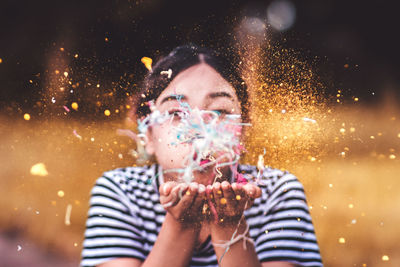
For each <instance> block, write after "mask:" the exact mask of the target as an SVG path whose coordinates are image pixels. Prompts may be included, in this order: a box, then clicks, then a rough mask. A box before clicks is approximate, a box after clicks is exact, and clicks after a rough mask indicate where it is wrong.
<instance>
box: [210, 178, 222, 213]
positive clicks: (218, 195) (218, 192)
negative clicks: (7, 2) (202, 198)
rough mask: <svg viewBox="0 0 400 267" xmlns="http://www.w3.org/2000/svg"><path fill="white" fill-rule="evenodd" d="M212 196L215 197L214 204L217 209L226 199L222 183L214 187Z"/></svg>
mask: <svg viewBox="0 0 400 267" xmlns="http://www.w3.org/2000/svg"><path fill="white" fill-rule="evenodd" d="M212 195H213V199H212V200H213V202H214V204H215V205H216V207H218V206H219V204H220V203H221V199H222V198H223V197H224V195H223V193H222V189H221V183H220V182H216V183H214V184H213V185H212Z"/></svg>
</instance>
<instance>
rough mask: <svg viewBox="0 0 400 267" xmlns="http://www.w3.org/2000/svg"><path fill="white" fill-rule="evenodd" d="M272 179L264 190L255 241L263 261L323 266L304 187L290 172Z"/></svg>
mask: <svg viewBox="0 0 400 267" xmlns="http://www.w3.org/2000/svg"><path fill="white" fill-rule="evenodd" d="M269 179H270V181H269V184H268V186H267V187H265V188H263V194H265V197H264V199H265V200H266V202H265V203H264V205H265V206H263V207H262V210H263V212H262V213H263V216H261V218H260V220H259V222H258V225H259V227H260V228H259V229H260V232H259V235H258V237H257V238H256V239H255V245H256V251H257V254H258V257H259V259H260V261H261V262H267V261H287V262H291V263H294V264H296V265H300V266H322V260H321V256H320V252H319V247H318V244H317V240H316V236H315V231H314V226H313V224H312V220H311V216H310V213H309V209H308V206H307V202H306V197H305V194H304V189H303V186H302V184H301V183H300V182H299V180H298V179H297V178H296V177H295V176H294V175H292V174H290V173H287V172H285V173H283V172H281V175H276V176H275V177H270V178H269Z"/></svg>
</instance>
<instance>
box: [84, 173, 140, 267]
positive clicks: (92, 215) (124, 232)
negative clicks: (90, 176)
mask: <svg viewBox="0 0 400 267" xmlns="http://www.w3.org/2000/svg"><path fill="white" fill-rule="evenodd" d="M128 207H129V199H128V198H127V197H126V195H125V194H124V191H123V190H121V188H120V186H119V185H118V183H116V182H115V180H114V179H113V177H112V176H111V175H108V176H107V175H106V174H104V175H103V176H102V177H100V178H99V179H98V180H97V182H96V184H95V186H94V187H93V189H92V191H91V198H90V208H89V212H88V218H87V221H86V230H85V237H84V242H83V250H82V261H81V266H97V265H99V264H101V263H103V262H106V261H108V260H111V259H115V258H126V257H128V258H137V259H140V260H142V261H144V260H145V258H146V257H145V254H144V251H143V249H142V248H143V240H142V239H141V235H140V233H141V228H142V226H141V225H142V222H141V221H140V219H139V218H138V217H137V216H135V214H134V213H133V212H132V211H130V209H129V208H128Z"/></svg>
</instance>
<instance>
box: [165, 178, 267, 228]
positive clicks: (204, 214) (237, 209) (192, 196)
mask: <svg viewBox="0 0 400 267" xmlns="http://www.w3.org/2000/svg"><path fill="white" fill-rule="evenodd" d="M159 192H160V203H161V204H162V205H163V207H164V209H165V210H166V211H167V212H169V213H170V214H171V215H172V217H173V218H175V219H176V220H177V221H179V222H180V223H181V224H182V225H185V226H193V225H194V224H195V225H199V224H201V222H204V221H209V222H211V223H214V224H218V225H231V224H237V223H238V222H239V220H240V218H241V217H242V215H243V212H244V210H246V209H248V208H250V207H251V206H252V204H253V202H254V200H255V199H256V198H258V197H260V196H261V189H260V188H259V187H258V186H257V185H255V184H252V183H247V184H242V183H232V184H231V183H229V182H227V181H223V182H222V183H220V182H216V183H214V184H212V185H207V186H205V185H203V184H199V183H197V182H191V183H178V182H175V181H169V182H166V183H164V184H162V185H161V186H160V189H159Z"/></svg>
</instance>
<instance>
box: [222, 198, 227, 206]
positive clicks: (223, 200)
mask: <svg viewBox="0 0 400 267" xmlns="http://www.w3.org/2000/svg"><path fill="white" fill-rule="evenodd" d="M220 202H221V204H222V205H225V204H226V202H227V201H226V198H224V197H223V198H221V200H220Z"/></svg>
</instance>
